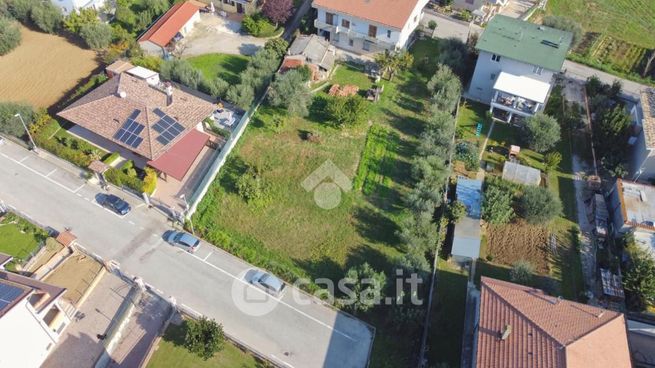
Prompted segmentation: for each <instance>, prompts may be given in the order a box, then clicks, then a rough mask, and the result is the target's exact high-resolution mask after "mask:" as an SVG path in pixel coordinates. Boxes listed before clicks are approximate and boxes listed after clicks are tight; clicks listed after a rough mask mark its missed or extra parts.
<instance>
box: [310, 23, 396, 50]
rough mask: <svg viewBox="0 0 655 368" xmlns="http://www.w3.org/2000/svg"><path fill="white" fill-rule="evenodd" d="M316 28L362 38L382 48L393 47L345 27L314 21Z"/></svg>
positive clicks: (386, 42)
mask: <svg viewBox="0 0 655 368" xmlns="http://www.w3.org/2000/svg"><path fill="white" fill-rule="evenodd" d="M314 27H316V28H318V29H324V30H327V31H330V32H335V33H339V34H342V35H346V36H348V37H354V38H361V39H364V40H366V41H369V42H373V43H374V44H377V45H380V46H393V43H392V42H388V41H384V40H381V39H379V38H377V37H371V36H369V35H368V34H364V33H360V32H357V31H355V30H353V29H352V28H346V27H343V26H338V25H333V24H328V23H325V22H322V21H320V20H318V19H314Z"/></svg>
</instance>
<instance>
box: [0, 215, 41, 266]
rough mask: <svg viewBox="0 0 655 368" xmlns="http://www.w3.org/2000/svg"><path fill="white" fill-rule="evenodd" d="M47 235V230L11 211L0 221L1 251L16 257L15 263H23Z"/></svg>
mask: <svg viewBox="0 0 655 368" xmlns="http://www.w3.org/2000/svg"><path fill="white" fill-rule="evenodd" d="M47 236H48V234H47V232H46V231H45V230H43V229H41V228H39V227H37V226H35V225H34V224H32V223H30V222H29V221H27V220H25V219H23V218H20V217H18V216H17V215H15V214H13V213H9V214H7V215H5V217H4V219H3V220H2V222H0V253H5V254H9V255H10V256H12V257H14V261H12V263H13V264H22V263H23V262H24V261H26V260H27V258H28V257H29V256H30V255H31V254H32V252H34V251H35V250H36V249H37V248H38V246H39V244H41V242H43V241H45V239H46V238H47ZM10 268H11V269H13V265H12V264H10Z"/></svg>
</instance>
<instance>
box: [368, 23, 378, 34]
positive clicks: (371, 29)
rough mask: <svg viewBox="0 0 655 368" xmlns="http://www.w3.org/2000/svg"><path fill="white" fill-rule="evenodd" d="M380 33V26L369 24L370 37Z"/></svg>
mask: <svg viewBox="0 0 655 368" xmlns="http://www.w3.org/2000/svg"><path fill="white" fill-rule="evenodd" d="M377 35H378V27H376V26H372V25H370V24H369V26H368V36H369V37H375V36H377Z"/></svg>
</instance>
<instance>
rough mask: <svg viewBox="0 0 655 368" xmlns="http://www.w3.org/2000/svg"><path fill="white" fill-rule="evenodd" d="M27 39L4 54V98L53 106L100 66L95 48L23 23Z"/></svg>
mask: <svg viewBox="0 0 655 368" xmlns="http://www.w3.org/2000/svg"><path fill="white" fill-rule="evenodd" d="M21 34H22V36H23V40H22V42H21V44H20V46H18V47H17V48H16V49H15V50H13V51H12V52H10V53H9V54H7V55H5V56H1V57H0V80H1V81H2V83H0V101H18V102H28V103H30V104H32V105H35V106H38V107H49V106H50V105H52V104H54V103H55V102H57V101H59V99H61V98H62V97H63V96H64V94H65V93H66V92H67V91H69V90H70V89H71V88H73V87H75V85H77V84H78V83H79V81H80V80H81V79H83V78H85V77H87V76H88V75H89V74H91V72H92V71H93V70H94V69H95V68H97V67H98V62H97V61H96V54H95V52H94V51H91V50H85V49H82V48H80V47H78V46H76V45H73V44H71V43H70V42H68V40H66V39H65V38H63V37H60V36H55V35H50V34H46V33H42V32H36V31H32V30H30V29H28V28H25V27H24V26H21Z"/></svg>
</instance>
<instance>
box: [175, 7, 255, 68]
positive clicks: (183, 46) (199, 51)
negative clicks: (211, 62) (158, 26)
mask: <svg viewBox="0 0 655 368" xmlns="http://www.w3.org/2000/svg"><path fill="white" fill-rule="evenodd" d="M265 43H266V39H264V38H257V37H253V36H248V35H245V34H242V33H241V22H239V21H236V20H232V19H227V18H222V17H220V16H218V15H216V14H204V13H203V14H200V22H198V23H197V24H196V25H195V27H194V29H193V31H192V32H191V34H190V35H189V36H188V37H186V38H185V39H184V40H182V41H181V42H180V46H178V47H179V50H180V51H181V56H182V57H185V56H195V55H203V54H211V53H221V54H233V55H239V54H240V55H252V54H254V53H255V52H257V50H259V49H260V48H261V47H264V44H265Z"/></svg>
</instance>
